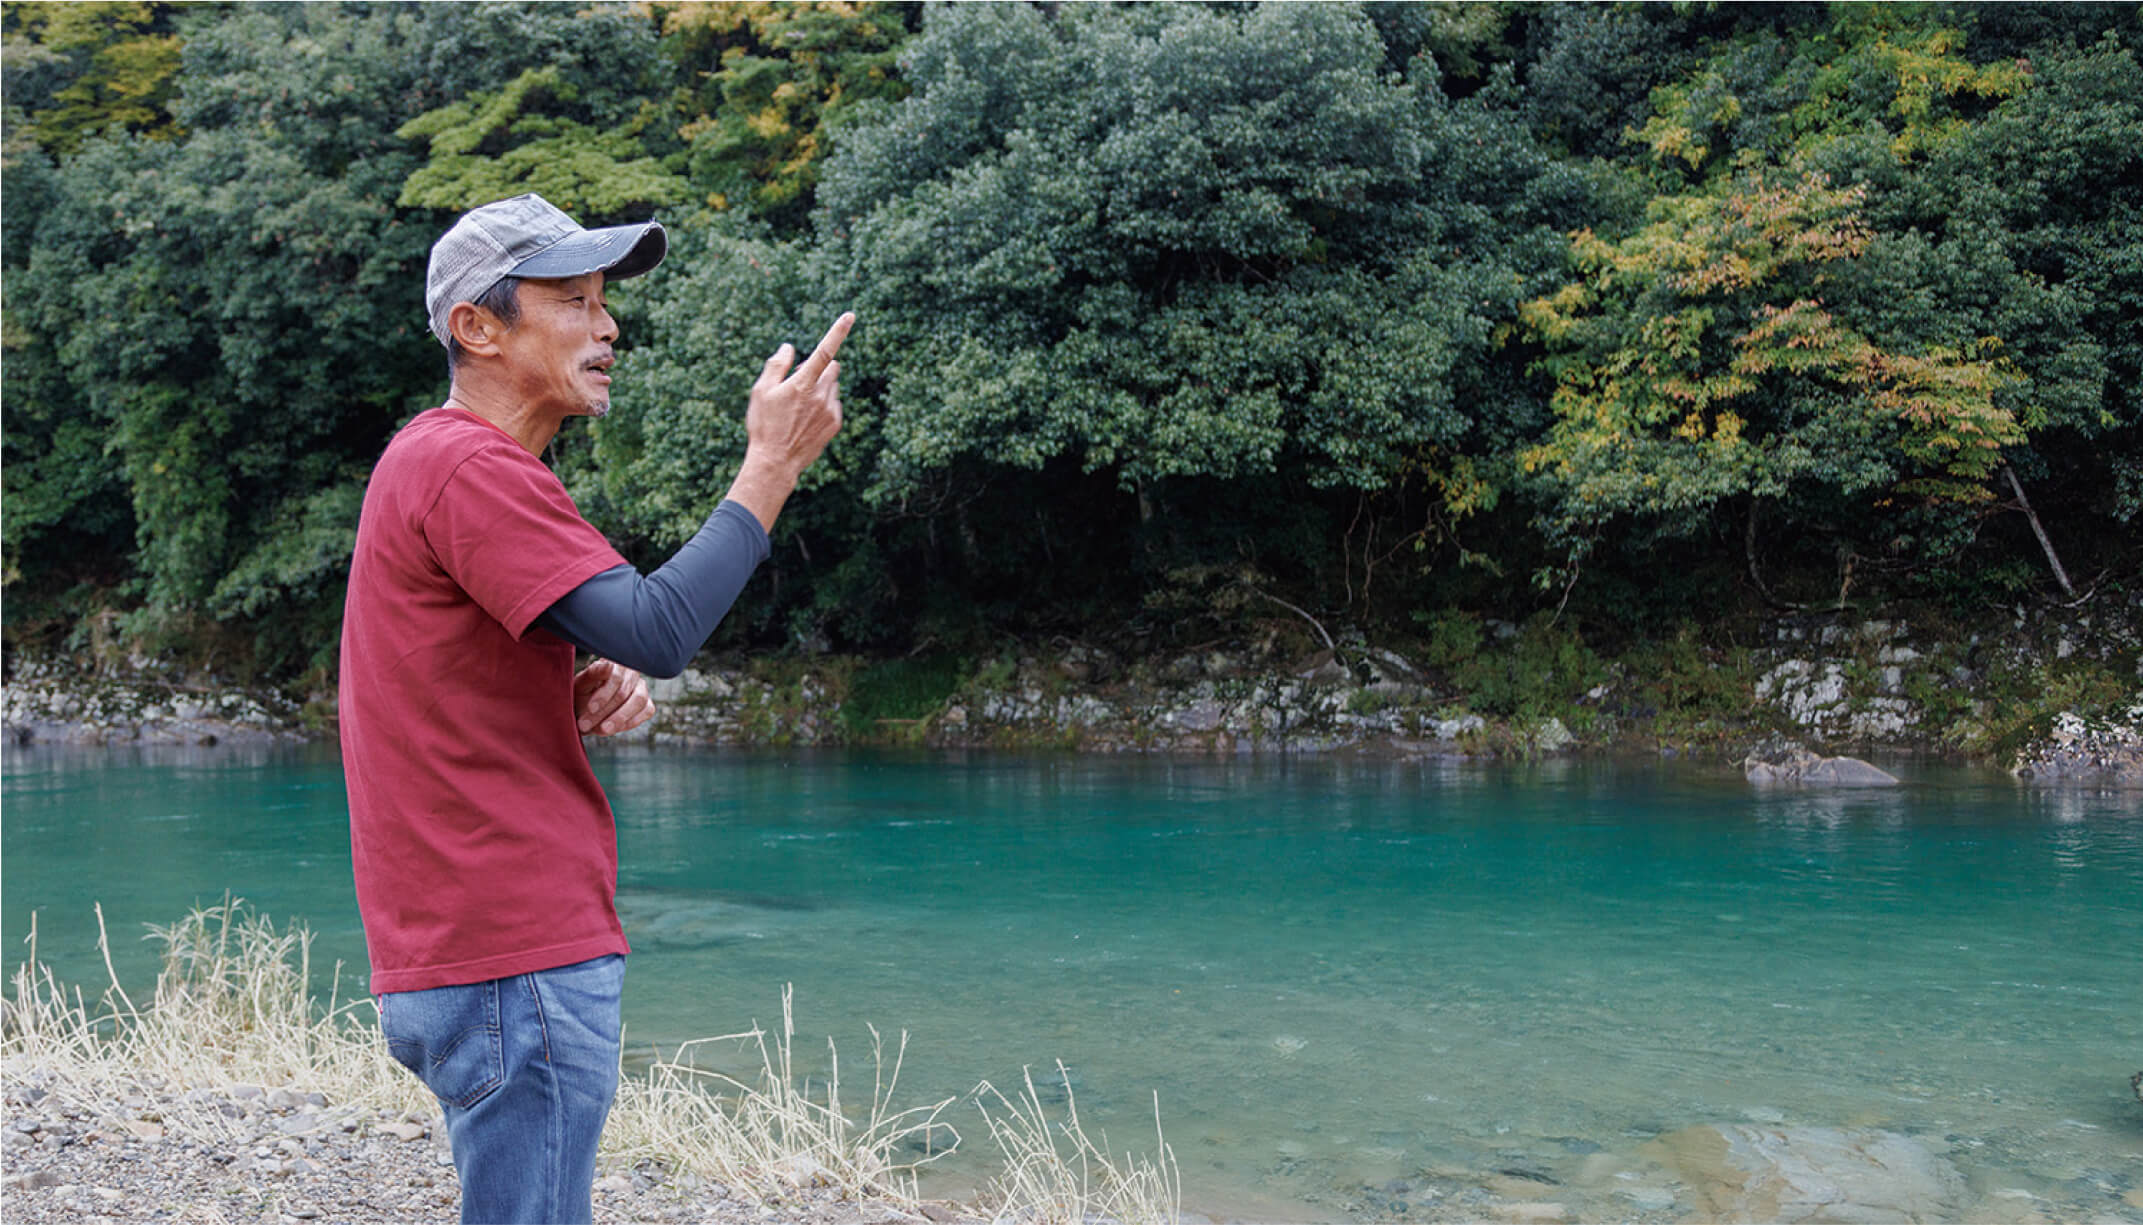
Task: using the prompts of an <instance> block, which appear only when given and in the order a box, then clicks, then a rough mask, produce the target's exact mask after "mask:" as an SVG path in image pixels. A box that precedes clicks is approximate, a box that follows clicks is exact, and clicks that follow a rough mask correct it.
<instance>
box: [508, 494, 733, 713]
mask: <svg viewBox="0 0 2143 1225" xmlns="http://www.w3.org/2000/svg"><path fill="white" fill-rule="evenodd" d="M756 517H757V516H756V514H755V513H752V512H751V510H750V508H749V507H746V506H743V505H742V504H739V505H737V506H730V505H729V504H728V502H726V501H725V502H724V503H723V504H722V505H721V506H718V507H716V508H715V511H714V513H713V514H711V515H709V516H707V522H706V523H705V524H704V525H702V526H701V527H700V530H699V533H698V534H697V535H695V536H693V537H692V539H691V540H689V541H687V542H685V545H684V547H683V548H681V549H679V550H677V553H676V555H675V556H673V557H671V558H670V560H669V561H667V562H665V563H664V564H663V566H662V568H661V569H659V570H657V571H655V572H654V573H653V574H650V575H646V576H644V577H643V576H641V575H640V574H639V573H637V572H635V571H634V570H633V568H632V567H631V566H616V567H613V568H612V569H609V570H606V571H604V572H603V573H601V574H598V575H596V576H595V577H593V578H591V579H589V580H588V581H586V582H584V583H582V584H581V585H580V586H578V587H575V588H574V589H573V590H571V591H569V592H567V593H566V594H565V595H564V596H562V597H560V598H559V600H558V602H557V603H555V604H553V605H551V606H550V608H548V609H546V610H545V611H544V613H543V615H542V616H540V617H538V618H537V619H536V620H537V624H539V625H541V626H543V627H544V628H545V629H547V630H550V631H551V632H552V633H554V634H557V635H558V636H559V637H561V638H564V639H565V640H566V641H568V642H570V643H572V644H574V645H575V646H578V647H580V648H581V649H582V650H585V651H587V652H589V653H590V654H592V655H599V656H601V657H602V658H604V659H611V660H616V661H617V662H618V663H621V664H624V665H625V666H627V667H629V668H634V669H637V670H639V671H641V672H645V673H647V674H648V675H650V676H675V675H677V674H678V673H679V672H682V671H684V667H685V665H686V664H687V663H690V662H691V660H692V656H693V655H694V654H695V653H696V652H697V651H698V650H699V649H700V647H702V646H704V645H705V644H706V642H707V638H708V636H709V635H711V634H713V633H714V629H715V626H716V625H718V624H720V623H721V620H722V616H723V614H725V613H727V612H728V611H729V607H730V605H732V604H734V603H735V602H736V599H737V593H738V592H740V591H742V590H743V589H744V584H745V581H746V580H748V579H749V578H751V574H752V571H753V570H755V569H757V568H758V565H759V563H760V562H762V561H764V560H766V555H767V540H766V532H765V531H764V530H763V529H762V528H761V526H760V525H759V524H758V523H756V522H755V521H754V520H755V519H756Z"/></svg>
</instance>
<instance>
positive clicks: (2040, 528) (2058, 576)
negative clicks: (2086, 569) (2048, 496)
mask: <svg viewBox="0 0 2143 1225" xmlns="http://www.w3.org/2000/svg"><path fill="white" fill-rule="evenodd" d="M2002 475H2003V476H2006V477H2008V478H2009V488H2011V489H2013V490H2015V491H2016V495H2017V509H2018V510H2021V511H2023V512H2024V517H2025V518H2026V519H2029V520H2031V534H2032V535H2034V536H2037V537H2038V538H2039V547H2040V548H2041V549H2043V550H2045V552H2046V564H2047V565H2049V566H2052V567H2053V568H2054V580H2055V581H2056V582H2058V583H2060V584H2061V590H2063V591H2065V592H2067V593H2068V596H2069V598H2070V599H2072V600H2073V599H2075V598H2076V587H2075V585H2074V584H2072V583H2070V582H2069V572H2068V571H2067V570H2064V569H2062V568H2061V558H2060V557H2059V556H2058V555H2057V554H2056V553H2055V552H2054V542H2053V541H2051V540H2049V539H2047V536H2046V528H2045V526H2044V525H2042V524H2041V523H2040V522H2039V512H2037V511H2035V510H2033V509H2032V508H2031V499H2029V498H2027V497H2025V496H2024V484H2023V482H2021V481H2019V480H2017V472H2016V469H2014V468H2012V467H2010V466H2009V465H2008V464H2003V465H2002Z"/></svg>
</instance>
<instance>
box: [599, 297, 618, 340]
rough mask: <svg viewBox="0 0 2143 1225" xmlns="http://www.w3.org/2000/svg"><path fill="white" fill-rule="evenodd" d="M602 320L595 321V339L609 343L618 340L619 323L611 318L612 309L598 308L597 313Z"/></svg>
mask: <svg viewBox="0 0 2143 1225" xmlns="http://www.w3.org/2000/svg"><path fill="white" fill-rule="evenodd" d="M595 313H596V314H597V315H599V316H601V318H599V319H597V320H596V321H595V338H596V339H597V340H600V341H603V342H604V343H606V344H607V343H608V342H610V341H613V340H616V339H617V338H618V321H617V320H616V319H613V318H611V316H610V308H609V307H607V306H604V307H598V308H597V309H596V312H595Z"/></svg>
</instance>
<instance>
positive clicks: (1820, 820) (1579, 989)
mask: <svg viewBox="0 0 2143 1225" xmlns="http://www.w3.org/2000/svg"><path fill="white" fill-rule="evenodd" d="M596 761H597V767H598V771H599V773H600V774H601V775H602V776H603V779H604V783H605V785H606V787H607V788H608V789H609V792H610V795H611V797H612V800H613V803H614V805H615V807H616V809H617V811H618V816H619V839H620V849H621V855H622V861H623V867H622V871H621V881H620V898H619V904H620V910H621V912H622V913H623V915H624V917H625V922H626V928H627V933H628V935H629V936H630V937H631V938H632V940H633V942H634V945H635V954H634V956H633V958H632V960H631V962H630V971H629V973H628V979H627V994H626V1000H625V1014H626V1025H627V1043H628V1045H629V1046H630V1047H632V1048H634V1049H635V1050H644V1049H646V1048H647V1047H649V1046H650V1045H651V1044H652V1045H657V1046H660V1045H668V1044H674V1043H676V1042H678V1041H681V1040H683V1039H686V1038H691V1037H697V1036H705V1035H711V1034H719V1033H728V1032H733V1031H736V1030H739V1029H742V1028H745V1027H746V1026H747V1025H748V1024H750V1023H751V1022H752V1021H754V1020H756V1021H758V1022H760V1023H763V1024H771V1023H775V1022H778V1020H779V1016H780V1010H781V992H782V989H783V987H784V985H785V984H793V986H794V991H795V999H796V1014H797V1028H798V1031H799V1035H800V1039H801V1040H800V1042H799V1054H800V1057H801V1058H802V1059H803V1061H804V1064H805V1067H806V1070H807V1071H811V1072H813V1073H814V1074H821V1073H823V1072H824V1071H825V1066H824V1065H825V1063H826V1059H825V1056H824V1045H825V1043H824V1039H825V1038H826V1037H831V1038H832V1039H833V1040H834V1041H835V1043H836V1044H837V1045H838V1047H839V1049H840V1051H841V1058H842V1063H841V1072H842V1076H843V1079H844V1084H846V1085H847V1086H849V1089H848V1093H847V1095H846V1096H848V1097H849V1098H850V1099H851V1100H854V1099H858V1098H861V1097H863V1096H864V1095H865V1093H866V1092H867V1089H868V1084H869V1071H868V1067H869V1064H868V1051H869V1028H868V1027H869V1026H871V1025H874V1024H875V1025H876V1026H877V1027H878V1028H879V1029H880V1030H882V1031H884V1032H885V1033H887V1034H888V1035H889V1036H891V1035H895V1034H897V1033H899V1032H900V1031H902V1030H906V1031H907V1032H908V1033H909V1034H910V1035H911V1041H910V1045H909V1048H908V1053H907V1058H906V1063H905V1068H904V1071H903V1075H902V1081H901V1084H902V1090H901V1093H900V1098H901V1101H902V1103H903V1104H912V1103H920V1102H923V1101H929V1100H936V1099H937V1098H939V1097H950V1096H956V1095H962V1094H966V1093H968V1092H970V1091H971V1090H972V1089H973V1088H974V1087H975V1086H976V1084H977V1083H978V1082H980V1081H983V1080H989V1081H992V1082H994V1083H997V1084H999V1085H1010V1084H1014V1083H1016V1082H1017V1080H1018V1078H1019V1076H1020V1074H1021V1070H1022V1068H1023V1067H1033V1068H1034V1069H1035V1070H1036V1073H1037V1079H1038V1081H1043V1082H1046V1081H1047V1080H1048V1079H1049V1078H1050V1077H1051V1076H1053V1075H1054V1072H1053V1069H1054V1066H1055V1064H1056V1062H1057V1061H1059V1060H1061V1061H1062V1062H1063V1063H1064V1064H1065V1065H1066V1066H1067V1067H1068V1068H1069V1069H1070V1082H1071V1088H1072V1089H1073V1091H1074V1092H1075V1094H1076V1098H1077V1104H1078V1108H1079V1113H1080V1118H1081V1120H1082V1121H1083V1122H1084V1123H1085V1124H1086V1125H1087V1126H1088V1127H1089V1129H1090V1130H1101V1129H1106V1131H1107V1133H1108V1136H1109V1139H1110V1140H1111V1141H1112V1143H1113V1144H1114V1145H1115V1146H1117V1147H1119V1148H1150V1147H1151V1138H1152V1128H1153V1112H1154V1102H1155V1096H1156V1095H1158V1099H1159V1108H1160V1115H1161V1119H1162V1122H1163V1125H1164V1128H1165V1131H1166V1133H1167V1137H1168V1140H1169V1143H1170V1144H1171V1145H1172V1146H1173V1148H1174V1150H1175V1153H1176V1155H1177V1158H1178V1160H1179V1162H1180V1165H1181V1169H1182V1174H1183V1180H1184V1185H1185V1198H1186V1202H1187V1203H1188V1204H1189V1205H1191V1206H1193V1207H1195V1208H1200V1209H1203V1210H1205V1211H1210V1212H1214V1213H1216V1214H1221V1215H1233V1214H1242V1215H1248V1216H1252V1217H1264V1218H1267V1219H1298V1218H1305V1217H1312V1216H1314V1217H1316V1218H1318V1219H1344V1218H1349V1217H1362V1216H1374V1217H1381V1218H1389V1219H1396V1218H1398V1217H1400V1216H1402V1215H1403V1214H1404V1212H1405V1211H1406V1209H1407V1208H1408V1207H1409V1204H1408V1203H1407V1197H1408V1196H1409V1195H1412V1194H1418V1193H1421V1192H1420V1188H1421V1187H1424V1186H1427V1185H1430V1183H1432V1182H1434V1181H1435V1179H1438V1178H1440V1179H1442V1180H1443V1184H1442V1185H1445V1186H1447V1187H1448V1186H1452V1185H1457V1184H1460V1183H1463V1182H1465V1181H1466V1179H1467V1178H1468V1177H1469V1175H1468V1173H1467V1172H1468V1171H1473V1172H1475V1173H1477V1174H1478V1175H1479V1177H1480V1179H1482V1180H1491V1181H1492V1180H1493V1179H1494V1178H1495V1177H1497V1175H1496V1173H1495V1172H1496V1171H1499V1170H1500V1171H1511V1170H1516V1171H1520V1172H1522V1173H1525V1174H1528V1175H1534V1176H1538V1178H1539V1179H1552V1180H1554V1181H1553V1182H1545V1181H1540V1182H1539V1185H1540V1186H1542V1187H1543V1188H1544V1191H1543V1194H1542V1196H1541V1198H1554V1199H1556V1200H1558V1201H1560V1202H1563V1203H1566V1204H1571V1205H1573V1206H1575V1207H1576V1208H1577V1210H1578V1211H1579V1212H1580V1214H1581V1215H1584V1216H1586V1217H1587V1218H1588V1219H1590V1218H1592V1217H1594V1216H1610V1215H1616V1214H1617V1213H1620V1214H1622V1215H1643V1214H1644V1213H1645V1212H1647V1211H1650V1210H1654V1209H1656V1210H1658V1211H1657V1212H1656V1213H1653V1215H1657V1216H1659V1217H1660V1219H1669V1218H1671V1217H1673V1216H1675V1215H1677V1214H1679V1213H1685V1212H1687V1211H1689V1210H1690V1206H1689V1205H1688V1204H1687V1203H1686V1202H1682V1203H1677V1204H1675V1205H1673V1206H1671V1207H1669V1206H1667V1205H1665V1204H1664V1202H1663V1201H1661V1200H1659V1199H1657V1198H1656V1197H1659V1196H1663V1195H1666V1194H1671V1193H1674V1191H1675V1188H1674V1187H1673V1185H1672V1183H1671V1180H1666V1179H1664V1177H1663V1176H1662V1175H1661V1174H1660V1173H1659V1171H1658V1170H1657V1169H1656V1168H1651V1167H1648V1166H1647V1164H1646V1162H1647V1158H1646V1156H1645V1153H1646V1152H1647V1149H1646V1145H1647V1143H1648V1142H1649V1141H1651V1140H1653V1139H1654V1138H1655V1137H1657V1136H1659V1135H1661V1134H1662V1133H1667V1132H1672V1131H1675V1130H1677V1129H1680V1128H1684V1127H1689V1126H1692V1125H1697V1124H1704V1123H1734V1122H1742V1121H1755V1122H1760V1123H1765V1124H1771V1125H1776V1126H1780V1127H1879V1128H1883V1129H1887V1130H1891V1131H1895V1132H1899V1133H1902V1134H1905V1135H1908V1136H1912V1137H1915V1138H1917V1139H1919V1140H1922V1141H1924V1142H1925V1143H1927V1144H1928V1145H1929V1146H1930V1147H1931V1148H1932V1149H1934V1151H1937V1152H1939V1153H1941V1154H1943V1155H1944V1156H1945V1157H1946V1158H1947V1159H1948V1160H1950V1161H1951V1162H1953V1163H1954V1164H1955V1165H1956V1166H1957V1167H1958V1168H1959V1169H1960V1170H1961V1171H1962V1172H1963V1173H1964V1175H1965V1177H1966V1179H1967V1181H1968V1183H1969V1186H1970V1191H1969V1195H1970V1196H1971V1197H1972V1198H1971V1199H1970V1200H1969V1201H1968V1203H1969V1204H1972V1205H1981V1206H1998V1205H2001V1204H2004V1203H2009V1202H2012V1201H2013V1202H2016V1203H2029V1204H2035V1205H2037V1206H2038V1207H2039V1208H2040V1210H2041V1211H2043V1212H2048V1213H2051V1214H2052V1215H2054V1216H2055V1218H2056V1219H2069V1218H2071V1217H2073V1218H2075V1219H2088V1218H2090V1217H2093V1216H2106V1217H2110V1218H2111V1219H2117V1220H2118V1219H2130V1220H2133V1219H2137V1217H2138V1215H2139V1214H2138V1212H2137V1210H2136V1208H2135V1206H2134V1205H2135V1204H2137V1203H2138V1202H2143V1196H2139V1195H2137V1194H2135V1192H2136V1190H2137V1189H2138V1188H2143V1106H2139V1105H2138V1103H2137V1102H2136V1101H2135V1100H2134V1099H2133V1097H2132V1096H2131V1094H2130V1091H2129V1088H2128V1085H2127V1083H2126V1082H2127V1078H2128V1076H2129V1075H2130V1074H2131V1073H2133V1072H2135V1071H2136V1070H2138V1069H2139V1068H2143V795H2139V794H2138V793H2135V792H2129V793H2126V794H2122V793H2114V792H2108V793H2086V792H2075V791H2067V792H2062V791H2049V790H2037V789H2031V788H2025V787H2020V786H2018V785H2016V784H2015V783H2014V782H2013V781H2011V780H2010V779H2008V778H2007V777H2005V776H2002V775H1999V774H1996V773H1991V772H1975V771H1967V770H1960V769H1956V768H1946V767H1932V766H1915V765H1913V764H1912V763H1891V764H1893V765H1894V768H1895V769H1896V770H1897V772H1898V773H1900V775H1901V776H1902V777H1903V778H1904V780H1905V781H1904V785H1902V786H1899V787H1895V788H1886V789H1881V790H1856V791H1815V790H1807V791H1803V790H1772V791H1759V790H1754V789H1752V788H1750V787H1749V786H1747V785H1746V784H1745V783H1744V782H1742V780H1741V779H1740V778H1739V777H1738V775H1737V774H1735V773H1734V772H1732V771H1729V770H1720V769H1717V768H1707V767H1697V766H1686V765H1673V764H1662V765H1657V766H1644V765H1637V766H1633V765H1629V764H1592V763H1548V764H1544V765H1535V766H1531V767H1489V766H1478V765H1458V764H1452V763H1420V762H1413V763H1391V762H1365V761H1340V760H1320V759H1285V760H1280V759H1258V760H1232V761H1206V760H1184V759H1135V760H1127V759H1117V758H1110V759H1095V758H1081V757H1024V756H1003V755H971V756H947V755H905V756H904V755H893V754H868V753H818V754H808V755H807V754H779V755H777V754H741V753H715V752H709V753H685V752H670V751H665V752H649V751H644V750H636V749H619V750H612V751H599V752H598V756H597V759H596ZM4 803H5V817H4V823H0V849H4V858H0V875H4V882H0V883H4V899H0V931H4V936H5V939H6V942H7V947H8V949H9V956H8V961H9V964H10V965H12V964H13V963H14V962H15V961H17V960H19V959H20V956H21V945H20V943H19V942H20V940H21V938H22V936H23V935H24V934H25V932H26V931H27V929H28V923H29V916H30V913H31V911H32V910H33V909H34V910H35V911H36V913H37V916H38V920H37V921H38V931H39V951H40V954H41V955H42V956H43V957H44V958H45V959H46V960H48V961H50V962H52V963H53V964H54V965H55V966H56V967H57V968H58V969H59V970H60V971H61V972H62V974H63V975H64V976H66V977H69V978H71V979H73V980H75V981H79V982H83V983H85V984H89V985H92V986H94V985H95V984H97V983H100V982H101V980H102V971H101V967H100V964H99V960H98V958H97V954H96V951H95V946H94V940H95V926H94V919H93V916H92V913H91V904H92V902H101V903H102V904H103V907H104V911H105V915H106V918H107V921H108V922H109V924H110V926H111V929H112V931H113V932H114V933H115V936H116V937H117V939H116V940H115V943H116V944H118V945H119V948H118V950H117V952H118V954H119V964H120V970H121V974H122V976H123V977H125V978H127V979H128V980H129V981H130V983H137V984H138V983H143V982H146V981H147V979H148V978H149V977H150V976H151V974H152V970H151V966H150V958H149V952H148V949H147V947H146V946H143V945H138V944H136V943H134V942H133V940H132V938H131V937H132V935H133V934H135V933H139V932H140V931H141V925H142V924H144V923H149V922H168V921H169V920H171V919H174V918H177V917H178V916H179V915H181V914H182V913H184V911H185V910H186V909H187V908H188V907H189V906H191V905H193V904H195V903H197V902H214V901H216V900H218V899H220V897H221V896H222V895H223V894H224V893H225V891H227V890H228V891H230V892H232V893H235V894H237V895H240V896H243V897H245V898H246V899H248V900H249V901H251V902H252V903H254V904H255V906H256V907H258V908H259V909H261V910H263V911H265V912H267V913H269V914H271V915H273V916H275V917H277V918H278V919H281V918H284V917H291V918H298V919H302V920H304V921H305V922H306V923H307V924H308V925H309V926H310V927H311V928H312V929H313V930H314V931H315V932H316V933H318V936H319V942H318V945H317V946H316V957H315V959H316V964H317V963H319V962H320V961H321V960H322V959H323V958H324V959H325V960H326V961H329V962H332V961H333V960H335V959H338V958H339V959H341V960H343V961H345V962H347V963H348V966H349V975H351V976H352V977H351V978H349V979H348V980H347V981H346V984H345V986H346V989H347V987H348V983H349V982H355V983H359V984H361V983H362V977H361V975H362V973H363V944H362V938H361V934H360V932H359V929H358V927H357V920H356V911H355V903H354V900H353V896H352V893H351V886H350V882H349V875H348V862H349V852H348V842H347V829H346V810H345V808H344V802H343V791H342V779H341V770H340V765H339V763H338V761H337V760H336V759H335V758H334V756H333V755H332V754H331V753H325V752H322V751H321V750H319V749H302V750H279V751H265V750H254V751H247V750H235V749H232V750H178V749H167V750H132V751H130V750H93V751H92V750H69V749H61V748H44V747H31V748H27V749H11V750H10V751H9V754H8V756H7V759H6V765H5V774H4ZM859 1080H860V1082H861V1085H862V1087H861V1088H858V1087H856V1086H857V1084H858V1081H859ZM1044 1096H1045V1097H1049V1098H1052V1099H1055V1098H1058V1097H1060V1094H1059V1093H1058V1091H1057V1090H1056V1089H1055V1088H1054V1087H1052V1086H1049V1085H1047V1084H1046V1083H1045V1084H1044ZM960 1109H965V1108H964V1107H962V1108H958V1109H956V1111H955V1112H954V1114H953V1115H952V1117H953V1119H954V1121H955V1123H956V1124H958V1123H962V1122H966V1121H970V1120H972V1118H973V1116H972V1114H971V1112H970V1113H968V1114H962V1113H960V1112H959V1111H960ZM982 1139H983V1133H982V1131H981V1129H980V1128H979V1127H975V1128H972V1129H971V1130H970V1141H969V1143H970V1146H971V1147H972V1145H973V1144H974V1143H976V1142H979V1141H981V1140H982ZM975 1168H981V1167H980V1166H975V1165H971V1166H969V1167H961V1166H959V1165H958V1164H957V1163H956V1164H955V1165H954V1166H953V1167H952V1169H951V1170H950V1172H949V1173H947V1174H946V1175H945V1178H946V1180H947V1184H948V1186H953V1184H957V1183H958V1181H959V1180H960V1179H962V1178H963V1177H969V1176H971V1171H972V1170H973V1169H975ZM1432 1175H1433V1177H1432ZM1505 1177H1508V1175H1505ZM1618 1179H1619V1180H1620V1181H1617V1180H1618ZM1526 1185H1532V1184H1526ZM953 1189H957V1187H956V1186H953ZM2025 1193H2029V1194H2030V1195H2032V1196H2036V1197H2039V1198H2038V1199H2036V1200H2026V1199H2025V1198H2024V1195H2025ZM1618 1195H1619V1196H1620V1197H1621V1198H1617V1196H1618ZM1645 1196H1652V1197H1655V1198H1654V1199H1646V1198H1644V1197H1645ZM1965 1210H1966V1211H1967V1212H1974V1213H1976V1209H1974V1208H1971V1207H1967V1208H1966V1209H1965ZM1417 1211H1418V1206H1417Z"/></svg>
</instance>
